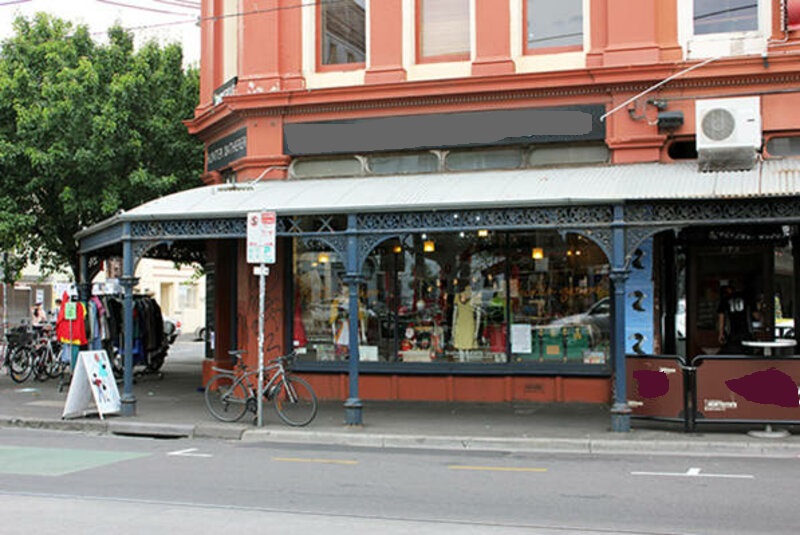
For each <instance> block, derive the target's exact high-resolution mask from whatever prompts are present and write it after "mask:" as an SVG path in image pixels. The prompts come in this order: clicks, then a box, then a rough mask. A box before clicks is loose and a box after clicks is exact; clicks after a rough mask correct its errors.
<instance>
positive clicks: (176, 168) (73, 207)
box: [0, 14, 203, 279]
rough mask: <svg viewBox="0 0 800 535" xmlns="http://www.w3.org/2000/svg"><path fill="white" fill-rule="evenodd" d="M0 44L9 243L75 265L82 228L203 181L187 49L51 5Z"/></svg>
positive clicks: (2, 209)
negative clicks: (137, 37) (140, 38)
mask: <svg viewBox="0 0 800 535" xmlns="http://www.w3.org/2000/svg"><path fill="white" fill-rule="evenodd" d="M14 29H15V35H14V36H13V37H11V38H9V39H8V40H6V41H5V42H4V43H3V44H2V52H0V173H2V175H0V176H2V177H3V180H2V181H0V252H1V251H14V254H15V255H17V256H18V257H25V258H38V259H39V260H40V261H43V262H44V265H45V267H57V266H60V267H65V266H70V267H71V268H72V270H73V273H74V275H75V276H76V279H77V275H78V271H77V270H78V258H77V243H76V242H75V239H74V234H75V233H76V232H77V231H79V230H81V229H82V228H84V227H86V226H90V225H93V224H95V223H98V222H100V221H102V220H103V219H106V218H107V217H110V216H111V215H113V214H115V213H117V212H118V211H119V210H120V209H126V210H127V209H130V208H133V207H134V206H136V205H138V204H141V203H142V202H145V201H147V200H150V199H152V198H154V197H158V196H161V195H165V194H169V193H173V192H175V191H178V190H181V189H187V188H190V187H195V186H198V185H200V179H199V176H200V173H201V172H202V165H203V147H202V144H201V143H200V142H199V141H197V140H195V139H193V138H191V137H190V136H189V135H188V133H187V131H186V128H185V127H184V125H183V124H182V122H181V121H182V120H184V119H187V118H190V117H191V116H192V114H193V112H194V109H195V107H196V105H197V98H198V86H199V84H198V74H197V71H195V70H191V71H188V72H185V71H184V70H183V69H182V67H181V61H182V52H181V49H180V47H179V46H177V45H174V44H170V45H167V46H165V47H163V48H162V47H160V46H159V45H157V44H156V43H148V44H146V45H145V46H143V47H142V48H141V49H140V50H139V51H135V50H134V47H133V36H132V35H131V34H130V33H129V32H127V31H125V30H123V29H122V28H120V27H114V28H111V29H110V30H109V32H108V41H107V43H104V44H98V43H96V42H94V41H93V40H92V39H91V36H90V34H89V32H88V29H87V28H86V27H85V26H78V27H73V26H72V25H71V24H70V23H68V22H65V21H62V20H60V19H57V18H54V17H51V16H49V15H45V14H38V15H36V16H35V17H34V18H33V19H30V20H28V19H25V18H18V19H17V20H16V21H15V23H14Z"/></svg>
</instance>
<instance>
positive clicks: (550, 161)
mask: <svg viewBox="0 0 800 535" xmlns="http://www.w3.org/2000/svg"><path fill="white" fill-rule="evenodd" d="M609 158H610V151H609V150H608V147H607V146H606V145H574V146H570V145H551V146H539V147H534V148H533V149H532V150H531V152H530V154H529V156H528V165H530V166H532V167H536V166H541V165H566V164H569V165H576V164H588V163H606V162H608V160H609Z"/></svg>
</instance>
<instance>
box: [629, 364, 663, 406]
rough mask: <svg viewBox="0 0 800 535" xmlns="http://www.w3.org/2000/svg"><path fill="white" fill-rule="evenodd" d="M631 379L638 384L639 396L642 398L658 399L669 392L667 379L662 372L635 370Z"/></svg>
mask: <svg viewBox="0 0 800 535" xmlns="http://www.w3.org/2000/svg"><path fill="white" fill-rule="evenodd" d="M633 378H634V379H636V381H638V383H639V395H640V396H642V397H643V398H647V399H652V398H660V397H661V396H663V395H664V394H666V393H667V392H669V378H668V377H667V374H666V373H664V372H657V371H653V370H636V371H635V372H633Z"/></svg>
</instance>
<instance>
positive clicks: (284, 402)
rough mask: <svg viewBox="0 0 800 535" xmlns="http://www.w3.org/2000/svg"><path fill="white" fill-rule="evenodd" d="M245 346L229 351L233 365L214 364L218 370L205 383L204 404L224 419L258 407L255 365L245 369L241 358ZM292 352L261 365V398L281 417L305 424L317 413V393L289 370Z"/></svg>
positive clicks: (291, 421)
mask: <svg viewBox="0 0 800 535" xmlns="http://www.w3.org/2000/svg"><path fill="white" fill-rule="evenodd" d="M244 352H245V351H244V350H235V351H229V352H228V353H229V354H230V355H231V358H232V359H233V364H234V366H233V368H232V369H224V368H213V370H214V371H215V372H217V373H216V374H215V375H214V376H212V377H211V379H209V380H208V382H207V383H206V388H205V401H206V407H207V408H208V411H209V412H210V413H211V415H212V416H214V417H215V418H217V419H218V420H221V421H223V422H235V421H238V420H239V419H241V418H242V416H244V415H245V413H246V412H247V411H251V412H253V413H256V412H257V411H258V401H257V400H258V391H257V389H256V388H255V386H254V385H257V384H258V369H255V370H248V368H247V365H246V364H245V363H244V360H243V359H242V354H243V353H244ZM295 357H296V354H295V353H294V352H292V353H289V354H288V355H282V356H280V357H278V358H276V359H273V360H271V361H269V363H268V364H267V365H265V366H264V368H263V370H264V388H263V392H264V398H265V400H266V401H271V402H272V404H273V406H274V407H275V411H276V412H277V414H278V416H279V417H280V419H281V420H283V421H284V422H286V423H287V424H289V425H291V426H295V427H301V426H304V425H308V424H309V423H310V422H311V421H312V420H313V419H314V417H315V416H316V415H317V395H316V394H315V393H314V390H313V389H312V388H311V385H310V384H308V383H307V382H306V381H305V380H304V379H301V378H300V377H295V376H294V375H292V373H291V369H290V365H291V362H292V360H294V358H295Z"/></svg>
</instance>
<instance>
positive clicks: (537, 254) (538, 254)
mask: <svg viewBox="0 0 800 535" xmlns="http://www.w3.org/2000/svg"><path fill="white" fill-rule="evenodd" d="M531 258H533V259H534V260H541V259H542V258H544V249H542V248H541V247H534V248H533V249H532V250H531Z"/></svg>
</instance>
